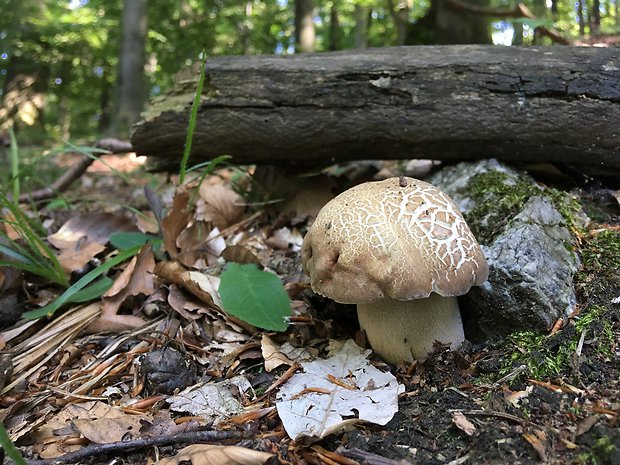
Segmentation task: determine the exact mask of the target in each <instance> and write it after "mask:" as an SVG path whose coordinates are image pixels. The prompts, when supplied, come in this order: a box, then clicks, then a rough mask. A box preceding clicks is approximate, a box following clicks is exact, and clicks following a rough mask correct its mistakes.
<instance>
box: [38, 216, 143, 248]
mask: <svg viewBox="0 0 620 465" xmlns="http://www.w3.org/2000/svg"><path fill="white" fill-rule="evenodd" d="M131 231H138V228H136V227H135V226H134V225H133V224H132V223H131V221H128V219H127V217H126V216H124V215H119V214H115V213H102V212H92V213H83V214H80V215H77V216H74V217H73V218H71V219H70V220H69V221H67V222H66V223H65V224H63V225H62V226H61V227H60V229H59V230H58V231H56V232H55V233H54V234H51V235H49V236H48V237H47V239H48V240H49V242H50V243H51V244H52V245H53V246H54V247H56V248H57V249H61V250H63V249H73V250H77V249H78V248H79V246H78V243H83V244H87V243H90V242H96V243H97V244H101V245H105V244H106V243H107V242H108V240H109V239H110V235H111V234H112V233H115V232H131Z"/></svg>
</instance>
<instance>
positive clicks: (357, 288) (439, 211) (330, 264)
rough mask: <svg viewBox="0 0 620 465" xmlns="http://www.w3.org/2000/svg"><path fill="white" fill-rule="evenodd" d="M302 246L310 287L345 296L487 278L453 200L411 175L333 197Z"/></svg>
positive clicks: (461, 287) (424, 291) (352, 299)
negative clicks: (410, 176)
mask: <svg viewBox="0 0 620 465" xmlns="http://www.w3.org/2000/svg"><path fill="white" fill-rule="evenodd" d="M301 253H302V262H303V265H304V269H305V271H306V273H308V275H309V276H310V279H311V285H312V289H313V290H314V291H315V292H317V293H319V294H321V295H324V296H326V297H329V298H332V299H334V300H336V301H337V302H341V303H351V304H357V303H372V302H377V301H379V300H383V299H386V298H390V299H394V300H413V299H419V298H425V297H428V296H429V295H430V294H431V292H435V293H437V294H439V295H441V296H458V295H462V294H465V293H466V292H467V291H469V289H470V287H471V286H478V285H480V284H482V283H483V282H484V281H486V279H487V277H488V266H487V263H486V260H485V258H484V255H483V253H482V251H481V250H480V246H479V245H478V242H477V241H476V239H475V237H474V236H473V234H472V233H471V231H470V229H469V227H468V226H467V224H466V223H465V220H464V219H463V216H462V215H461V213H460V212H459V210H458V208H457V207H456V205H455V204H454V202H453V201H452V200H451V199H450V198H449V197H448V196H447V195H446V194H445V193H443V192H442V191H440V190H439V189H437V188H436V187H434V186H432V185H431V184H428V183H426V182H424V181H420V180H417V179H413V178H403V177H401V178H390V179H386V180H384V181H378V182H369V183H364V184H360V185H357V186H355V187H353V188H351V189H349V190H347V191H345V192H343V193H342V194H340V195H339V196H337V197H336V198H334V199H333V200H331V201H330V202H329V203H328V204H326V205H325V206H324V207H323V209H322V210H321V211H320V212H319V214H318V216H317V218H316V220H315V222H314V223H313V224H312V226H311V227H310V229H309V231H308V234H307V235H306V238H305V239H304V244H303V247H302V251H301Z"/></svg>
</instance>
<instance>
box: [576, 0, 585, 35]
mask: <svg viewBox="0 0 620 465" xmlns="http://www.w3.org/2000/svg"><path fill="white" fill-rule="evenodd" d="M585 3H586V0H578V1H577V15H578V16H579V18H578V19H579V36H580V37H583V36H584V35H585V34H586V19H585V18H584V14H585V11H586V6H585Z"/></svg>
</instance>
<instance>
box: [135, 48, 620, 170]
mask: <svg viewBox="0 0 620 465" xmlns="http://www.w3.org/2000/svg"><path fill="white" fill-rule="evenodd" d="M618 63H620V50H619V49H617V48H613V47H610V48H594V47H592V48H585V47H535V48H534V47H532V48H529V47H526V48H521V47H493V46H474V45H471V46H443V47H442V46H426V47H392V48H383V49H366V50H358V51H348V52H334V53H322V54H313V55H306V56H289V57H271V56H261V57H219V58H213V59H211V60H209V61H208V62H207V71H206V81H205V88H204V93H203V101H202V103H201V106H200V109H199V111H198V121H197V125H196V132H195V135H194V141H193V145H192V147H193V149H194V151H193V156H194V159H193V162H198V161H201V160H204V159H210V158H212V157H214V156H217V155H221V154H229V155H231V156H232V157H233V158H232V160H233V162H235V163H255V162H258V163H278V164H282V163H291V164H302V163H306V164H313V163H330V162H334V161H346V160H357V159H371V158H377V159H388V158H391V159H399V158H400V159H409V158H434V159H465V158H486V157H496V158H499V159H503V160H510V161H554V162H566V163H577V164H582V165H590V166H591V167H598V168H599V169H602V170H607V171H610V170H618V169H619V168H620V131H618V121H620V74H619V73H618V72H617V71H616V67H617V64H618ZM195 87H196V82H195V80H178V84H177V87H176V88H175V89H174V91H173V92H172V93H171V94H170V95H168V96H165V97H163V98H160V99H159V100H158V101H157V102H156V103H154V104H153V106H152V107H151V108H150V109H149V110H148V111H147V114H146V119H145V120H144V121H142V122H141V123H139V124H138V125H137V126H136V127H135V132H134V134H133V137H132V143H133V146H134V148H135V149H136V151H137V152H138V153H140V154H142V155H151V156H153V157H157V158H159V159H161V160H163V162H164V163H168V166H176V165H178V162H179V160H180V159H181V155H182V152H183V144H184V141H185V133H186V128H187V123H188V120H189V112H190V103H189V102H191V101H192V100H193V93H194V89H195ZM586 122H587V124H586ZM584 169H585V168H584Z"/></svg>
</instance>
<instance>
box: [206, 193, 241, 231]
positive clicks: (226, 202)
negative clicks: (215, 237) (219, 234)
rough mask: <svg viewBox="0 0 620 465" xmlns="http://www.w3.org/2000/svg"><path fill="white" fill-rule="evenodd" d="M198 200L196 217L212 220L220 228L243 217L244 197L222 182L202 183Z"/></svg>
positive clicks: (224, 227)
mask: <svg viewBox="0 0 620 465" xmlns="http://www.w3.org/2000/svg"><path fill="white" fill-rule="evenodd" d="M199 195H200V198H199V199H198V201H197V202H196V219H197V220H200V221H210V222H211V223H213V225H214V226H215V227H217V228H218V229H220V230H222V229H226V228H227V227H228V226H231V225H233V224H235V223H237V222H239V221H241V219H242V218H243V212H244V211H245V206H244V205H243V199H242V198H241V196H240V195H239V194H237V193H236V192H235V191H233V190H232V189H229V188H228V187H226V186H223V185H221V184H206V183H202V184H201V185H200V188H199Z"/></svg>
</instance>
